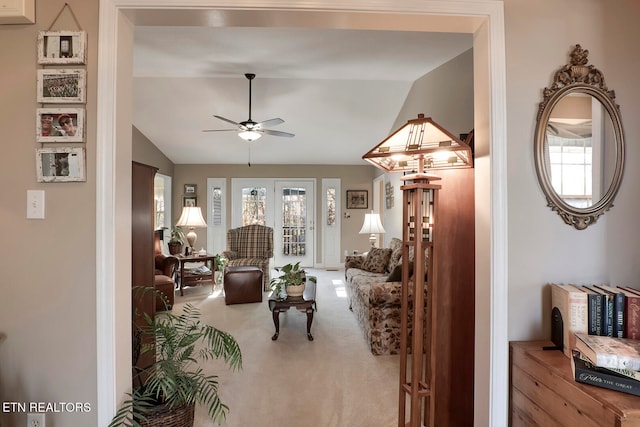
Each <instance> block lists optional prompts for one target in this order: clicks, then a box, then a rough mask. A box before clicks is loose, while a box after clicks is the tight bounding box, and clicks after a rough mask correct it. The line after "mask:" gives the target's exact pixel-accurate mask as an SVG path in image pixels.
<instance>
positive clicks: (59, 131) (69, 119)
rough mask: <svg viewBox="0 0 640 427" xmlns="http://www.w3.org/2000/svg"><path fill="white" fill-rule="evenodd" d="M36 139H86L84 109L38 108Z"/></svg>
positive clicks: (68, 140)
mask: <svg viewBox="0 0 640 427" xmlns="http://www.w3.org/2000/svg"><path fill="white" fill-rule="evenodd" d="M36 141H38V142H82V141H84V109H83V108H38V110H37V117H36Z"/></svg>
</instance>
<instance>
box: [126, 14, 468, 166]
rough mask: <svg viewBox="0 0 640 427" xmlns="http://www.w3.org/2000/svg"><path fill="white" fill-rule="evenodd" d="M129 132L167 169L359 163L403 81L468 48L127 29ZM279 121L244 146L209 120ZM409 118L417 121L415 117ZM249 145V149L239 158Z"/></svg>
mask: <svg viewBox="0 0 640 427" xmlns="http://www.w3.org/2000/svg"><path fill="white" fill-rule="evenodd" d="M134 46H135V47H134V97H133V98H134V105H133V123H134V126H136V127H137V128H138V129H139V130H140V131H141V132H142V133H143V134H144V135H145V136H146V137H147V138H149V139H150V140H151V141H152V142H153V143H154V144H155V145H156V146H157V147H158V148H159V149H160V150H161V151H162V152H163V153H164V154H165V155H166V156H167V157H169V159H171V160H172V161H173V162H174V163H176V164H208V163H220V164H223V163H224V164H245V163H247V161H248V160H249V156H250V160H251V163H252V164H282V163H293V164H365V163H364V162H363V160H362V159H361V157H362V155H363V154H364V153H365V152H367V151H368V150H369V149H370V148H372V147H373V146H375V145H376V144H377V143H379V142H380V141H381V140H382V139H384V138H385V137H386V136H388V135H389V133H391V131H392V130H393V129H392V127H393V124H394V122H395V120H396V118H397V115H398V112H399V111H400V110H401V108H402V105H403V103H404V100H405V98H406V96H407V93H408V92H409V90H410V88H411V85H412V84H413V82H414V81H415V80H417V79H419V78H420V77H422V76H423V75H425V74H427V73H428V72H429V71H431V70H433V69H434V68H436V67H438V66H439V65H441V64H443V63H445V62H447V61H449V60H450V59H452V58H454V57H456V56H458V55H460V54H461V53H463V52H465V51H467V50H468V49H470V48H471V47H472V38H471V35H470V34H461V33H457V34H455V33H427V32H411V31H402V32H401V31H368V30H337V29H332V30H324V29H305V28H256V27H198V26H184V27H176V26H172V27H166V26H136V28H135V40H134ZM245 73H255V74H256V78H255V80H253V83H252V85H253V88H252V92H253V93H252V94H253V96H252V114H251V116H252V117H251V118H252V119H253V120H255V121H257V122H260V121H264V120H267V119H271V118H276V117H279V118H281V119H283V120H284V123H283V124H280V125H278V126H276V127H273V129H274V130H280V131H285V132H290V133H294V134H295V137H294V138H282V137H275V136H269V135H265V136H263V137H262V138H260V139H259V140H257V141H255V142H252V143H248V142H245V141H243V140H241V139H240V138H239V137H238V136H237V134H236V133H235V132H202V131H203V130H204V129H232V128H233V126H232V125H229V124H227V123H225V122H223V121H221V120H219V119H217V118H215V117H213V115H214V114H215V115H219V116H223V117H226V118H229V119H231V120H234V121H237V122H240V121H243V120H246V119H248V113H249V105H248V103H249V85H248V80H247V79H246V78H245V77H244V74H245ZM415 113H416V116H417V114H418V113H426V114H428V111H427V112H423V111H416V112H415ZM249 146H250V147H251V149H250V152H249Z"/></svg>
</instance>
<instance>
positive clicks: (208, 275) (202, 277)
mask: <svg viewBox="0 0 640 427" xmlns="http://www.w3.org/2000/svg"><path fill="white" fill-rule="evenodd" d="M176 257H177V258H178V261H180V269H179V275H178V283H179V285H180V295H181V296H182V295H184V292H183V290H182V289H183V287H185V286H198V285H200V284H202V283H203V282H211V286H212V289H213V286H215V280H213V276H214V273H215V270H216V266H215V255H209V254H207V255H189V256H185V255H176ZM196 262H197V263H203V264H204V265H205V266H206V267H207V268H208V269H209V271H208V272H197V271H193V270H191V271H190V270H189V269H187V270H186V271H185V268H184V266H185V264H187V263H196Z"/></svg>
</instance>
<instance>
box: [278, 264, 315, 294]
mask: <svg viewBox="0 0 640 427" xmlns="http://www.w3.org/2000/svg"><path fill="white" fill-rule="evenodd" d="M275 270H276V271H277V272H278V273H282V275H280V276H278V277H274V278H273V279H271V281H270V282H269V286H270V288H271V289H272V290H273V291H274V293H275V294H276V295H277V296H278V298H281V297H282V291H283V290H284V291H285V293H286V294H287V296H290V297H301V296H302V294H303V293H304V288H305V283H306V281H307V273H306V272H305V271H304V269H303V268H300V262H297V263H295V264H287V265H284V266H282V267H280V268H278V267H276V268H275ZM309 280H310V281H312V282H313V283H316V278H315V277H314V276H309ZM285 298H286V296H285Z"/></svg>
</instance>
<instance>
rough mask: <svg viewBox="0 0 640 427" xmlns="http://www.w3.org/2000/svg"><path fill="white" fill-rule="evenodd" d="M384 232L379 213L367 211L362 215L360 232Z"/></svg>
mask: <svg viewBox="0 0 640 427" xmlns="http://www.w3.org/2000/svg"><path fill="white" fill-rule="evenodd" d="M382 233H386V231H385V230H384V227H383V226H382V223H381V222H380V215H379V214H377V213H373V211H371V213H368V214H366V215H365V216H364V223H363V224H362V228H361V229H360V234H382Z"/></svg>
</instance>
